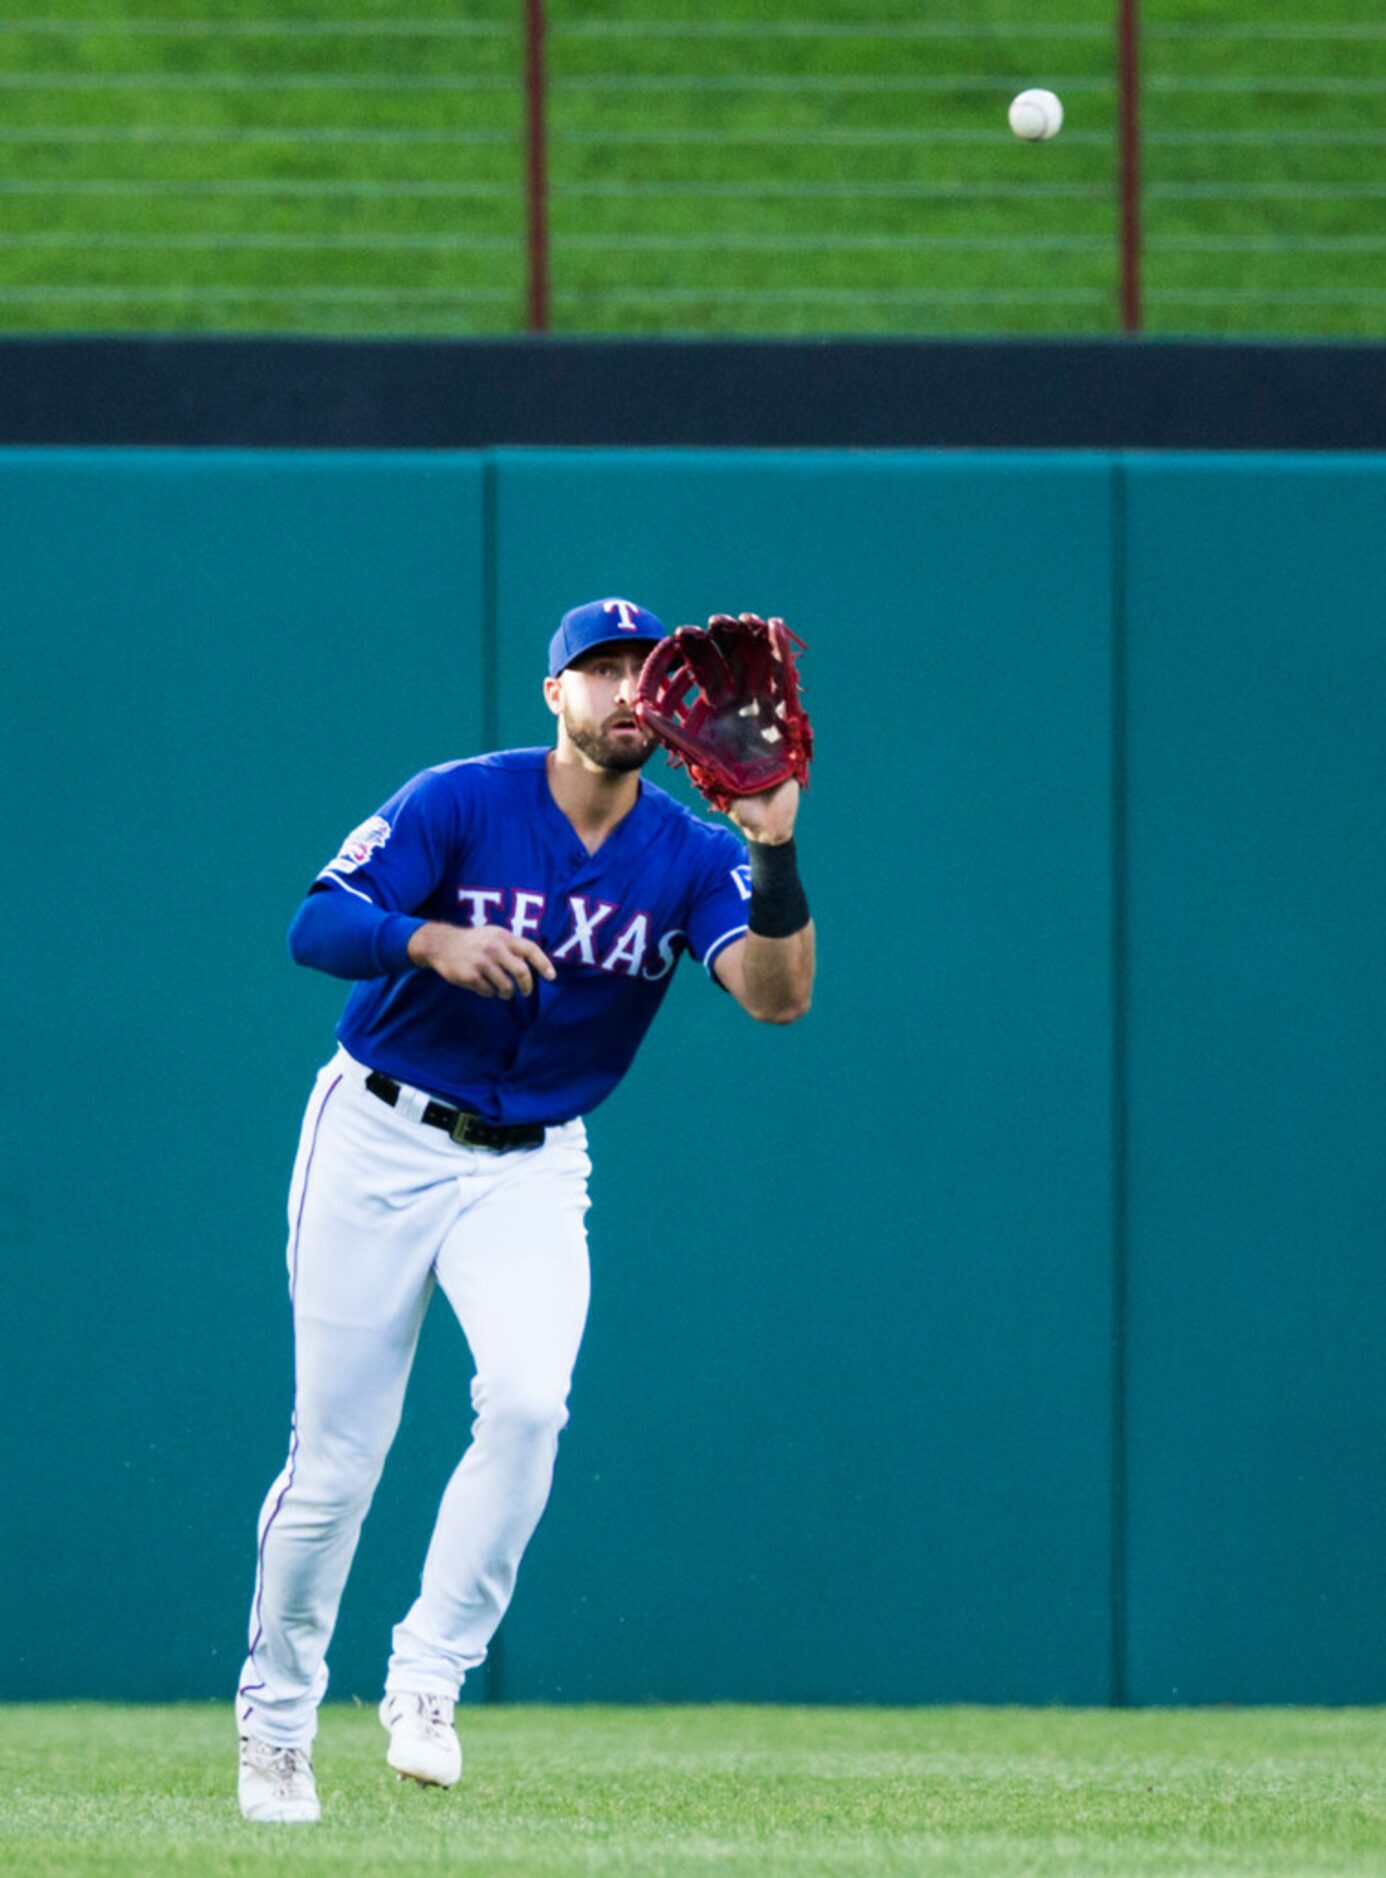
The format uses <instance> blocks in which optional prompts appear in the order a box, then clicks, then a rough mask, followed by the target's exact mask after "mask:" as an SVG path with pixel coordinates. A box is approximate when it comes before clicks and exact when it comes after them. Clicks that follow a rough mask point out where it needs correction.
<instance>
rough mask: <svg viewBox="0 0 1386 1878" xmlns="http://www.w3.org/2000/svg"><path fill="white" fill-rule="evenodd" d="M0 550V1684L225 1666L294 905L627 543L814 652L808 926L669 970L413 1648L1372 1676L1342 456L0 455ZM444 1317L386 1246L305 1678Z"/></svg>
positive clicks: (438, 1484) (462, 1408)
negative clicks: (371, 1348) (384, 1448)
mask: <svg viewBox="0 0 1386 1878" xmlns="http://www.w3.org/2000/svg"><path fill="white" fill-rule="evenodd" d="M0 567H3V570H4V576H3V578H4V593H5V609H4V612H5V622H6V631H5V644H6V654H7V656H6V665H7V682H6V686H5V713H6V721H5V735H4V754H5V761H6V778H7V796H8V801H9V805H10V809H9V815H10V828H9V836H8V840H7V844H6V845H7V850H8V863H9V864H8V867H7V870H6V879H7V887H8V892H9V896H10V908H11V911H10V917H9V932H10V941H11V944H10V956H11V968H10V992H11V996H10V998H9V1000H8V1010H7V1017H6V1026H5V1059H6V1060H5V1076H4V1085H3V1086H4V1105H5V1116H4V1123H5V1125H4V1131H3V1152H4V1172H3V1179H2V1180H0V1196H3V1219H4V1246H5V1270H6V1309H5V1312H4V1317H3V1336H4V1347H3V1364H4V1368H3V1374H4V1380H5V1395H6V1414H5V1429H6V1436H5V1440H6V1453H5V1457H4V1471H3V1493H4V1501H3V1506H0V1522H3V1523H2V1525H0V1590H2V1591H3V1596H4V1602H5V1608H6V1610H7V1611H8V1613H9V1620H10V1621H9V1642H8V1645H7V1647H6V1650H5V1652H4V1656H3V1674H2V1675H0V1695H3V1696H7V1697H79V1696H100V1697H148V1698H159V1699H165V1698H171V1697H177V1696H224V1695H226V1694H227V1693H228V1691H229V1689H230V1686H231V1684H232V1681H233V1679H234V1676H235V1672H236V1669H237V1667H238V1665H239V1662H240V1657H241V1652H242V1648H243V1642H244V1615H245V1607H246V1604H247V1600H248V1596H249V1591H250V1582H251V1574H252V1568H253V1549H254V1521H255V1514H256V1511H257V1509H258V1506H259V1502H260V1499H261V1497H262V1495H263V1492H264V1490H265V1488H266V1486H267V1485H268V1484H269V1481H270V1479H271V1478H272V1477H273V1475H274V1474H275V1472H276V1471H277V1469H278V1467H279V1465H280V1462H281V1459H282V1454H283V1450H284V1446H285V1443H286V1441H287V1435H288V1417H289V1409H290V1403H291V1344H290V1335H289V1316H288V1301H287V1290H286V1282H285V1271H284V1264H283V1243H284V1218H283V1203H284V1192H285V1189H286V1186H287V1181H288V1175H289V1169H290V1164H291V1161H292V1156H293V1148H294V1142H295V1136H296V1132H297V1124H298V1116H299V1112H300V1110H301V1105H302V1102H303V1100H304V1098H305V1097H306V1094H307V1091H308V1087H309V1084H310V1082H311V1078H312V1074H313V1071H314V1069H315V1067H316V1065H317V1064H318V1062H319V1061H320V1060H322V1058H323V1057H325V1056H326V1054H327V1053H328V1051H329V1049H330V1047H331V1034H330V1033H331V1026H332V1022H333V1019H334V1016H335V1013H336V1011H337V1009H338V1007H339V1004H340V1000H341V995H342V987H341V986H340V985H339V984H337V983H335V982H333V981H331V980H328V979H325V978H321V977H317V976H315V975H313V974H309V973H305V972H302V971H299V970H297V969H296V968H295V967H293V966H292V965H291V964H290V962H289V960H288V957H287V954H286V951H285V947H284V931H285V928H286V926H287V923H288V919H289V917H290V915H291V913H292V911H293V909H294V907H295V905H296V904H297V901H298V899H299V896H300V894H301V893H302V891H303V889H304V887H305V886H306V884H307V882H308V880H309V878H310V877H311V876H312V874H313V873H314V871H315V870H316V868H317V867H318V866H319V865H321V863H322V861H323V860H324V859H325V858H326V857H327V856H328V855H330V854H331V853H332V852H333V851H334V850H335V847H336V845H337V843H338V841H339V839H340V837H341V836H342V834H343V833H344V832H345V831H346V830H347V829H348V828H349V827H351V826H352V825H354V823H356V822H358V821H360V820H361V819H363V818H364V817H365V815H367V814H368V813H370V812H371V811H372V810H373V809H374V808H375V807H376V806H377V805H378V804H379V802H380V801H381V800H382V799H383V798H384V797H385V796H386V795H387V794H388V793H390V791H391V790H392V789H393V788H394V787H395V786H396V785H397V784H398V783H399V782H400V781H401V780H402V779H403V778H404V777H406V776H407V775H409V774H411V773H412V772H413V771H415V770H417V769H419V768H421V767H423V766H424V765H426V764H428V763H431V762H435V761H438V760H441V759H444V758H447V757H450V756H455V755H464V754H467V753H469V752H471V751H473V750H476V749H478V748H481V747H484V746H485V745H487V744H490V743H507V744H508V743H539V742H544V741H547V740H548V737H549V732H550V722H551V720H550V719H549V717H548V714H547V711H546V710H545V707H544V705H543V701H542V698H541V695H540V688H539V680H540V676H541V672H542V664H543V649H544V645H545V642H546V640H547V636H548V634H549V632H550V630H551V629H552V626H553V624H554V623H555V621H556V618H557V615H558V613H559V612H560V611H561V609H562V608H563V607H564V606H566V605H569V604H571V603H572V602H573V601H575V600H579V599H584V598H589V597H591V596H592V595H594V594H603V593H612V592H616V593H619V592H627V593H631V594H634V595H635V596H637V597H638V598H640V599H641V600H643V601H645V602H646V603H647V604H649V605H651V606H653V607H654V608H655V609H656V610H657V611H659V612H661V613H662V614H663V615H664V616H665V617H666V618H668V619H670V620H671V621H674V620H679V619H684V618H696V617H699V616H701V615H702V614H705V613H707V612H709V611H711V610H714V609H721V608H727V607H731V608H741V607H755V608H758V609H760V610H763V611H771V610H773V611H779V612H782V613H784V614H785V616H786V617H787V618H788V619H789V621H790V623H791V624H792V625H793V626H794V627H795V629H796V630H797V631H798V632H799V633H800V634H801V635H802V636H803V638H804V639H805V640H806V641H807V642H808V647H809V650H808V653H807V655H806V658H805V665H804V670H805V676H806V679H807V683H808V685H809V688H810V690H809V697H810V702H811V704H812V706H813V708H814V714H815V722H816V724H817V726H818V734H819V740H820V751H821V755H820V759H819V761H818V763H817V765H816V768H815V773H814V779H813V787H812V790H811V791H810V794H809V796H808V798H807V800H806V804H805V809H804V815H803V822H802V842H801V846H802V849H803V854H804V865H805V872H806V875H807V879H808V882H809V887H810V893H811V897H812V900H813V903H814V908H815V913H816V916H817V919H818V924H819V929H820V945H821V961H822V964H821V982H820V988H819V993H818V997H817V1002H816V1004H815V1008H814V1011H813V1013H812V1015H811V1016H810V1017H809V1019H808V1020H807V1021H806V1022H804V1023H803V1024H801V1025H799V1026H797V1027H795V1028H794V1029H792V1030H789V1031H778V1030H773V1029H766V1028H761V1027H758V1026H755V1025H753V1024H751V1023H750V1022H749V1021H748V1020H746V1019H745V1018H744V1017H743V1016H742V1015H741V1014H740V1013H739V1012H737V1011H736V1010H735V1008H734V1007H733V1006H732V1005H731V1003H730V1001H729V1000H727V999H725V998H724V997H722V996H721V995H720V994H719V993H717V992H716V991H715V990H713V989H712V988H711V987H710V986H709V985H708V984H707V983H706V982H705V981H704V980H703V979H702V975H701V974H700V973H699V972H698V970H697V968H696V967H690V966H687V965H685V967H684V970H683V973H682V974H681V977H680V982H679V983H677V984H676V985H675V988H674V991H673V993H672V994H671V997H670V1001H669V1007H668V1009H667V1010H666V1011H665V1013H664V1015H663V1017H662V1019H661V1021H660V1023H659V1024H658V1025H657V1026H656V1029H655V1031H654V1033H653V1034H652V1036H651V1039H650V1041H649V1043H648V1045H647V1046H646V1049H645V1051H644V1053H643V1056H642V1059H641V1061H640V1063H639V1064H638V1066H637V1068H636V1069H635V1071H634V1072H633V1073H632V1075H631V1077H630V1079H629V1081H628V1082H627V1084H626V1085H625V1086H624V1087H623V1088H622V1089H621V1090H620V1091H619V1092H618V1094H617V1095H616V1096H615V1097H614V1098H613V1100H612V1101H611V1103H610V1104H609V1105H608V1107H607V1108H605V1109H603V1110H600V1111H598V1113H597V1114H596V1116H595V1117H594V1118H593V1120H592V1123H591V1132H592V1137H593V1143H594V1156H595V1160H596V1175H595V1180H594V1199H595V1205H594V1210H593V1214H592V1217H591V1225H592V1248H593V1263H594V1296H593V1313H592V1318H591V1324H590V1329H589V1334H588V1341H587V1345H586V1347H585V1350H584V1352H583V1357H582V1360H581V1362H580V1364H579V1369H578V1377H577V1383H576V1386H575V1390H574V1396H573V1405H572V1406H573V1419H572V1424H571V1426H570V1428H569V1429H568V1431H567V1432H566V1433H565V1435H564V1437H563V1443H562V1451H561V1454H560V1460H559V1471H558V1479H557V1485H556V1488H555V1493H554V1498H553V1502H552V1505H551V1507H550V1510H549V1513H548V1515H547V1517H546V1519H545V1521H544V1523H543V1525H542V1526H541V1528H540V1531H539V1534H538V1536H537V1538H536V1540H535V1542H534V1545H533V1547H532V1549H531V1552H530V1555H529V1558H528V1559H527V1561H526V1564H525V1568H524V1570H523V1572H522V1574H521V1579H520V1586H519V1591H518V1594H517V1597H516V1601H515V1605H514V1608H513V1610H512V1612H511V1615H510V1617H509V1619H508V1620H507V1623H506V1626H505V1628H504V1630H503V1632H502V1637H501V1641H500V1647H499V1648H498V1650H497V1652H496V1655H495V1658H494V1660H493V1663H492V1665H491V1666H490V1668H489V1669H488V1671H487V1672H486V1673H485V1674H484V1675H483V1676H482V1677H480V1678H478V1679H476V1682H475V1686H473V1687H470V1688H469V1690H468V1694H469V1695H470V1696H473V1697H484V1696H491V1697H505V1698H515V1699H542V1700H549V1699H559V1700H567V1699H581V1700H599V1699H612V1700H638V1699H641V1698H644V1697H655V1698H667V1699H705V1698H727V1699H747V1700H804V1701H867V1702H916V1701H945V1700H970V1701H980V1702H1051V1701H1057V1702H1075V1703H1107V1702H1121V1701H1129V1702H1139V1703H1162V1702H1184V1701H1188V1702H1220V1701H1232V1702H1260V1701H1265V1702H1356V1701H1373V1702H1380V1701H1384V1700H1386V1618H1383V1601H1382V1598H1381V1595H1380V1593H1381V1564H1380V1561H1381V1558H1382V1556H1383V1552H1384V1551H1386V1495H1384V1494H1383V1484H1382V1475H1383V1453H1386V1395H1384V1394H1383V1375H1386V1362H1383V1358H1384V1357H1386V1350H1384V1349H1383V1340H1384V1332H1383V1326H1386V1258H1383V1252H1384V1251H1386V1175H1384V1173H1383V1169H1384V1168H1386V1157H1383V1153H1382V1136H1383V1124H1384V1123H1386V1061H1384V1060H1383V1052H1382V1035H1383V1028H1384V1026H1383V1018H1386V1010H1384V1009H1383V1006H1386V987H1384V986H1383V974H1382V961H1383V957H1386V871H1383V864H1382V863H1383V854H1382V838H1381V826H1382V807H1383V794H1384V791H1383V782H1386V776H1384V775H1383V770H1386V756H1384V755H1383V752H1384V751H1386V743H1384V742H1383V737H1382V722H1383V710H1384V709H1386V632H1384V631H1383V626H1386V608H1384V607H1383V598H1382V596H1383V593H1386V458H1380V457H1356V458H1351V459H1349V458H1345V457H1343V458H1335V457H1316V458H1312V459H1311V458H1307V457H1298V458H1297V457H1290V456H1285V457H1277V458H1268V457H1248V456H1209V457H1189V456H1182V457H1181V456H1161V457H1156V456H1149V457H1142V456H1130V455H1128V456H1111V455H1103V454H1082V453H1072V454H1061V453H1043V452H1035V453H1030V454H1015V455H1008V454H1003V453H991V454H977V455H969V454H950V453H934V454H930V453H906V452H899V453H892V452H882V453H876V454H868V453H861V454H854V453H848V452H831V453H813V452H800V453H787V454H776V453H771V452H759V453H753V452H744V453H735V452H726V453H717V452H710V451H709V452H698V451H681V452H658V451H639V452H637V451H624V452H623V451H610V452H592V451H588V452H584V451H495V452H486V453H474V454H473V453H433V454H422V453H420V454H391V453H361V454H353V453H330V454H329V453H324V454H312V453H293V452H286V453H266V454H257V453H253V452H231V451H225V452H219V451H206V452H186V451H120V450H110V451H100V450H88V451H78V450H72V451H65V450H11V451H3V452H0ZM651 774H652V776H654V777H655V779H656V780H659V781H664V780H666V776H665V773H664V772H663V771H662V770H661V769H660V768H659V767H658V766H656V767H655V768H653V769H652V771H651ZM671 786H673V787H675V788H676V789H677V788H678V787H679V785H678V783H677V782H674V783H673V784H672V785H671ZM468 1374H469V1370H468V1363H467V1356H466V1351H465V1346H464V1344H463V1342H462V1339H461V1337H460V1335H459V1333H458V1332H457V1329H456V1327H455V1325H453V1324H452V1323H451V1322H450V1321H448V1318H447V1313H446V1310H445V1307H444V1306H443V1305H442V1304H440V1303H439V1304H435V1308H434V1311H433V1313H432V1316H431V1319H430V1323H429V1325H428V1329H427V1332H426V1335H425V1339H424V1344H423V1348H422V1349H421V1352H420V1356H419V1361H418V1365H417V1368H416V1372H415V1377H414V1383H413V1387H412V1390H411V1395H410V1399H409V1403H408V1406H407V1408H406V1413H405V1419H404V1425H403V1428H402V1430H401V1433H400V1436H399V1439H398V1441H397V1444H396V1448H395V1451H394V1454H393V1456H392V1458H391V1462H390V1465H389V1466H388V1468H387V1470H386V1474H385V1479H384V1482H383V1483H382V1486H381V1488H380V1491H379V1493H378V1495H377V1499H376V1504H375V1507H374V1509H373V1512H372V1515H371V1518H370V1520H369V1521H368V1523H367V1527H366V1532H365V1537H364V1539H363V1541H362V1545H361V1550H360V1554H359V1556H358V1560H357V1565H356V1569H355V1572H354V1574H353V1578H352V1581H351V1584H350V1586H349V1588H348V1592H347V1597H346V1600H345V1604H344V1607H343V1614H342V1621H341V1626H340V1630H339V1633H338V1639H337V1643H336V1647H335V1649H334V1652H333V1659H332V1660H333V1694H334V1695H336V1696H338V1697H348V1696H352V1695H357V1696H360V1697H361V1698H362V1699H363V1700H373V1699H374V1698H375V1696H376V1694H377V1692H378V1686H379V1681H380V1676H381V1673H382V1669H383V1663H384V1655H385V1651H386V1648H387V1645H388V1631H389V1626H390V1624H391V1623H392V1622H393V1621H394V1619H395V1618H396V1617H397V1616H398V1615H399V1614H400V1612H401V1611H402V1610H403V1608H404V1607H405V1605H406V1604H407V1603H408V1601H409V1600H410V1598H411V1597H412V1595H413V1588H414V1585H415V1581H416V1578H417V1573H418V1569H419V1566H420V1564H421V1561H422V1555H423V1549H424V1545H425V1542H426V1538H427V1533H428V1528H429V1525H430V1523H431V1519H432V1514H433V1510H434V1506H435V1504H436V1500H437V1497H438V1495H439V1493H440V1491H441V1489H442V1486H443V1483H444V1481H445V1479H446V1477H447V1474H448V1472H449V1471H450V1469H451V1466H452V1465H453V1463H454V1461H455V1459H456V1457H457V1455H458V1453H459V1452H460V1449H461V1447H462V1444H463V1443H464V1442H465V1440H466V1436H467V1427H468V1422H469V1419H470V1405H469V1402H468V1397H467V1388H466V1384H467V1380H468Z"/></svg>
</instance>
